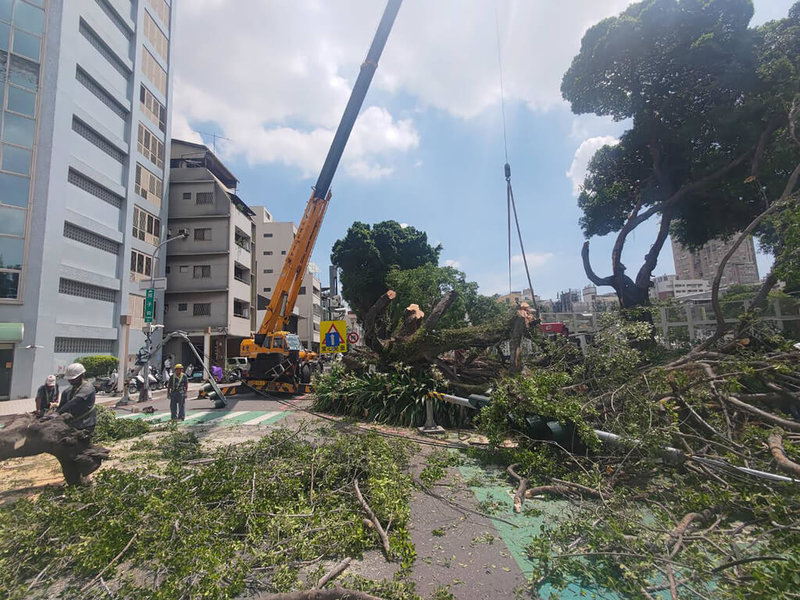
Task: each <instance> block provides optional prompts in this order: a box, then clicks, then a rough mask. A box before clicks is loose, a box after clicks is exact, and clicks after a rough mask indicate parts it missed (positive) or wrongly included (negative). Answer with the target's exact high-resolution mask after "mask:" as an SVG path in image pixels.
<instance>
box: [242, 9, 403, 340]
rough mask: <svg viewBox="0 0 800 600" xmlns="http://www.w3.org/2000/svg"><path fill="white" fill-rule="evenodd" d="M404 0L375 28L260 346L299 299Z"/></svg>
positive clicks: (283, 325) (270, 308) (280, 281)
mask: <svg viewBox="0 0 800 600" xmlns="http://www.w3.org/2000/svg"><path fill="white" fill-rule="evenodd" d="M401 3H402V0H388V2H387V4H386V9H385V10H384V12H383V17H382V18H381V21H380V24H379V25H378V29H377V31H376V32H375V36H374V38H373V40H372V45H371V46H370V48H369V51H368V52H367V58H366V59H365V60H364V62H363V64H362V65H361V70H360V72H359V74H358V78H357V79H356V83H355V85H354V86H353V91H352V92H350V99H349V100H348V101H347V106H346V107H345V109H344V114H343V115H342V120H341V122H340V123H339V127H338V128H337V130H336V134H335V135H334V136H333V141H332V142H331V147H330V149H329V150H328V155H327V157H326V158H325V162H324V164H323V165H322V170H321V171H320V174H319V178H318V179H317V183H316V185H315V186H314V188H313V190H312V192H311V197H310V198H309V199H308V204H307V205H306V210H305V213H304V214H303V218H302V220H301V221H300V226H299V227H298V228H297V234H296V235H295V238H294V241H293V242H292V245H291V247H290V248H289V251H288V252H287V254H286V260H285V262H284V263H283V269H282V270H281V275H280V277H279V278H278V283H277V284H276V287H275V289H274V290H273V293H272V299H271V300H270V303H269V306H268V307H267V313H266V315H265V316H264V320H263V321H262V322H261V326H260V327H259V329H258V333H257V334H256V337H255V343H256V344H257V345H259V346H261V345H263V343H264V337H265V336H266V335H267V334H270V333H272V332H275V331H280V330H282V329H285V328H286V326H287V325H288V322H289V317H290V316H291V314H292V311H293V310H294V305H295V303H296V302H297V295H298V293H299V291H300V286H301V285H302V282H303V276H304V275H305V272H306V269H307V268H308V261H309V260H310V259H311V253H312V251H313V250H314V244H315V243H316V241H317V235H318V234H319V230H320V227H321V225H322V220H323V218H324V217H325V211H326V210H327V209H328V202H329V201H330V198H331V194H330V186H331V181H332V180H333V176H334V174H335V173H336V168H337V166H338V165H339V160H340V159H341V158H342V153H343V152H344V148H345V146H346V145H347V140H348V138H349V137H350V132H351V131H352V130H353V125H354V124H355V122H356V118H357V117H358V113H359V111H360V110H361V105H362V104H363V102H364V97H365V96H366V94H367V90H368V89H369V85H370V83H371V82H372V77H373V75H374V74H375V70H376V69H377V68H378V59H379V58H380V56H381V53H382V52H383V48H384V46H385V45H386V40H387V38H388V37H389V32H390V31H391V30H392V25H393V24H394V20H395V17H396V16H397V12H398V11H399V10H400V4H401Z"/></svg>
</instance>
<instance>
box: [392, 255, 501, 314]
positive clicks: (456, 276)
mask: <svg viewBox="0 0 800 600" xmlns="http://www.w3.org/2000/svg"><path fill="white" fill-rule="evenodd" d="M386 281H387V284H388V286H389V287H390V288H391V289H393V290H394V291H395V292H397V296H396V297H395V299H394V302H392V311H391V321H392V322H393V323H397V322H398V321H400V318H401V316H402V314H403V311H404V310H405V308H406V307H407V306H408V305H409V304H411V303H414V304H417V305H418V306H419V307H420V309H421V310H422V311H423V312H424V313H425V314H430V313H431V311H432V310H433V307H434V306H436V304H437V303H438V302H439V300H441V298H442V296H443V295H444V294H446V293H447V292H449V291H451V290H452V291H455V292H457V293H458V297H457V299H456V300H455V301H454V302H453V304H452V305H451V306H450V308H449V309H448V310H447V313H446V314H445V316H444V317H442V319H441V320H440V321H439V328H440V329H449V328H453V327H463V326H465V325H467V324H471V325H483V324H485V323H487V322H489V321H491V320H492V319H494V318H496V317H499V316H500V315H501V314H503V313H505V312H506V309H505V307H504V306H503V305H501V304H499V303H498V302H496V301H495V300H494V299H493V298H489V297H488V296H482V295H481V294H479V293H478V284H477V283H475V282H474V281H467V278H466V275H465V274H464V273H463V272H461V271H459V270H457V269H455V268H453V267H439V266H436V265H434V264H426V265H423V266H421V267H417V268H416V269H409V270H400V269H395V270H392V271H391V272H390V273H389V275H388V277H387V278H386Z"/></svg>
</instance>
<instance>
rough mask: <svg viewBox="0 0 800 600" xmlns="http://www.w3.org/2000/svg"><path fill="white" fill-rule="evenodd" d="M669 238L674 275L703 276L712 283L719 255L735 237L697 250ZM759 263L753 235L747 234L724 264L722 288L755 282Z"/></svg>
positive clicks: (720, 258)
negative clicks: (673, 261) (748, 235)
mask: <svg viewBox="0 0 800 600" xmlns="http://www.w3.org/2000/svg"><path fill="white" fill-rule="evenodd" d="M671 241H672V255H673V258H674V260H675V274H676V275H677V276H678V279H704V280H706V281H708V282H709V283H711V282H712V281H713V280H714V277H715V276H716V274H717V268H718V267H719V264H720V262H722V257H723V256H725V254H726V253H727V252H728V250H729V249H730V248H731V246H732V245H733V242H734V240H733V239H731V240H728V241H727V242H726V241H722V240H711V241H710V242H708V243H707V244H706V245H705V246H703V247H702V248H700V249H698V250H690V249H689V248H686V247H684V246H682V245H681V244H680V243H678V242H676V241H675V240H671ZM758 281H759V278H758V264H757V263H756V248H755V244H754V243H753V238H752V237H748V238H747V239H746V240H745V241H744V242H743V243H742V244H741V245H740V246H739V248H737V249H736V252H735V253H734V254H733V256H731V259H730V260H729V261H728V263H727V265H725V270H724V271H723V273H722V282H721V287H723V288H726V287H728V286H731V285H737V284H754V283H758Z"/></svg>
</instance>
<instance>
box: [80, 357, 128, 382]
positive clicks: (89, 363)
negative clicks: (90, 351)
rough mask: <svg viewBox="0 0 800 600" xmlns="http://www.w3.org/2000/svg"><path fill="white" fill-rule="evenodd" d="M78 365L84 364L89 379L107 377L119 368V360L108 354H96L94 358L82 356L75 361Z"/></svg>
mask: <svg viewBox="0 0 800 600" xmlns="http://www.w3.org/2000/svg"><path fill="white" fill-rule="evenodd" d="M75 362H76V363H80V364H82V365H83V366H84V367H85V368H86V377H87V379H89V378H92V377H105V376H106V375H108V374H109V373H111V371H113V370H114V369H116V368H117V365H118V364H119V359H117V357H116V356H109V355H107V354H95V355H92V356H81V357H79V358H76V359H75Z"/></svg>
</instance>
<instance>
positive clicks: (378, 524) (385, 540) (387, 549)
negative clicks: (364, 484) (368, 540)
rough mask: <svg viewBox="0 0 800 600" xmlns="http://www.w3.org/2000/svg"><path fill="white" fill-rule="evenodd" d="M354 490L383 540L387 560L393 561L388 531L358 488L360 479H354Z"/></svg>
mask: <svg viewBox="0 0 800 600" xmlns="http://www.w3.org/2000/svg"><path fill="white" fill-rule="evenodd" d="M353 489H354V490H355V492H356V498H358V503H359V504H360V505H361V508H363V509H364V512H365V513H367V516H368V517H369V520H370V521H372V524H373V525H374V526H375V531H377V532H378V536H379V537H380V538H381V544H383V551H384V553H385V554H386V560H392V550H391V548H390V547H389V538H388V537H387V535H386V531H385V530H384V529H383V526H382V525H381V522H380V521H379V520H378V517H376V516H375V513H374V512H372V508H370V506H369V504H367V501H366V500H364V496H362V495H361V490H360V489H359V487H358V479H353Z"/></svg>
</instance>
